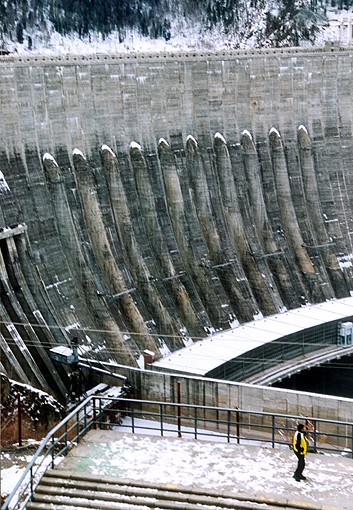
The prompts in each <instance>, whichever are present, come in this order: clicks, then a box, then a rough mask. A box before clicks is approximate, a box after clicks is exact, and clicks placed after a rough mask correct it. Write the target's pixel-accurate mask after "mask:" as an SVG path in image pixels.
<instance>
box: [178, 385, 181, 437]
mask: <svg viewBox="0 0 353 510" xmlns="http://www.w3.org/2000/svg"><path fill="white" fill-rule="evenodd" d="M177 388H178V437H181V414H180V411H181V409H180V401H181V391H180V388H181V383H180V381H178V382H177Z"/></svg>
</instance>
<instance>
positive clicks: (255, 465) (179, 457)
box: [57, 430, 353, 510]
mask: <svg viewBox="0 0 353 510" xmlns="http://www.w3.org/2000/svg"><path fill="white" fill-rule="evenodd" d="M295 466H296V458H295V456H294V454H293V452H292V451H291V450H289V448H287V447H284V448H278V449H274V450H272V449H270V448H266V447H264V446H250V445H244V446H243V445H237V444H227V443H220V442H213V441H202V440H200V441H195V440H194V439H184V438H178V437H159V436H154V435H146V434H132V433H123V432H120V431H119V430H107V431H101V430H97V431H91V432H89V433H88V434H87V435H86V436H85V437H84V438H83V440H82V442H81V443H80V444H79V445H78V446H77V447H75V448H74V449H73V450H72V451H71V452H70V453H69V455H68V456H67V457H65V458H64V459H63V460H62V461H61V462H60V463H59V465H58V466H57V469H58V470H60V471H63V470H64V471H71V472H74V473H77V474H78V473H79V474H84V473H87V474H91V475H101V476H109V477H116V478H117V479H119V480H120V481H121V480H135V481H144V482H149V483H158V484H176V485H182V486H186V487H189V488H190V487H197V488H205V489H209V490H213V491H215V492H216V493H218V491H219V492H222V491H223V492H227V493H233V494H236V495H237V496H249V498H250V499H254V498H259V499H261V500H262V501H263V502H265V501H264V500H272V501H275V502H278V503H280V504H283V506H285V507H290V506H291V505H292V506H296V507H298V505H299V506H302V508H307V509H325V510H328V509H330V510H331V509H339V510H343V509H344V510H352V508H353V460H352V459H350V458H348V457H343V456H338V455H337V456H334V455H323V454H308V456H307V467H306V470H305V473H304V474H306V476H307V480H306V481H302V482H299V483H298V482H296V481H295V480H294V479H293V478H292V474H293V471H294V469H295ZM276 504H277V503H276Z"/></svg>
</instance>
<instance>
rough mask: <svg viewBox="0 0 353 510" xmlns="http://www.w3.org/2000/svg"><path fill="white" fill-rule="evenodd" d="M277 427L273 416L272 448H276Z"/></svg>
mask: <svg viewBox="0 0 353 510" xmlns="http://www.w3.org/2000/svg"><path fill="white" fill-rule="evenodd" d="M275 427H276V420H275V415H274V414H273V415H272V448H274V447H275Z"/></svg>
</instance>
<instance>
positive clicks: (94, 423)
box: [92, 397, 97, 430]
mask: <svg viewBox="0 0 353 510" xmlns="http://www.w3.org/2000/svg"><path fill="white" fill-rule="evenodd" d="M92 403H93V406H92V407H93V428H94V429H95V430H96V429H97V421H96V420H97V413H96V399H95V397H93V399H92Z"/></svg>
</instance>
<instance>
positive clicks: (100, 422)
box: [2, 395, 353, 510]
mask: <svg viewBox="0 0 353 510" xmlns="http://www.w3.org/2000/svg"><path fill="white" fill-rule="evenodd" d="M113 406H115V407H113ZM120 413H124V414H126V415H127V416H129V417H130V419H131V422H130V423H128V424H126V423H124V422H123V423H120V420H118V422H116V421H114V419H116V416H117V415H118V414H120ZM111 416H113V418H114V417H115V418H114V419H113V421H112V422H110V423H109V421H107V419H108V418H109V417H111ZM138 419H141V420H146V419H148V420H150V421H148V422H146V421H141V422H137V420H138ZM303 420H305V417H303V416H299V415H288V414H283V413H271V412H262V411H251V410H247V409H238V408H229V407H213V406H203V405H193V404H181V403H175V402H161V401H151V400H138V399H129V398H122V397H107V396H102V395H100V396H97V395H92V396H89V397H87V398H86V399H85V400H84V401H83V402H82V403H80V404H79V405H78V406H77V407H76V408H75V409H73V410H72V411H71V412H70V413H69V414H68V415H67V416H66V417H65V418H64V419H63V420H62V421H61V422H60V423H59V424H58V425H56V426H55V427H54V428H53V429H52V430H51V431H50V432H49V433H48V434H47V435H46V436H45V438H44V439H43V441H42V442H41V444H40V446H39V448H38V450H37V451H36V453H35V455H34V456H33V458H32V460H31V461H30V463H29V464H28V466H27V468H26V470H25V472H24V473H23V475H22V476H21V478H20V480H19V481H18V482H17V484H16V486H15V488H14V489H13V490H12V492H11V494H10V495H9V496H8V498H7V499H6V501H5V503H4V505H3V506H2V510H15V509H25V508H26V505H27V503H28V502H29V501H30V500H31V499H32V497H33V494H34V492H35V490H36V488H37V486H38V484H39V482H40V480H41V478H42V477H43V476H44V474H45V472H46V471H47V469H48V468H49V467H51V468H54V467H55V462H56V461H57V460H58V458H60V459H61V458H62V456H64V455H66V454H67V453H68V451H69V450H70V449H71V448H72V446H74V445H75V444H77V443H78V442H79V440H80V438H81V437H82V436H83V435H85V434H86V433H87V432H88V431H89V430H90V429H91V428H92V427H94V428H97V427H99V428H100V429H102V428H103V429H105V428H107V427H108V428H111V427H112V426H116V425H119V427H120V428H127V429H129V430H131V431H132V432H133V433H134V432H136V431H137V430H138V429H142V430H143V431H148V430H159V432H160V435H161V436H164V435H165V434H167V433H169V434H170V433H173V434H175V433H177V434H178V437H182V435H188V434H190V435H193V436H194V439H199V438H202V437H206V438H207V436H211V435H212V437H215V436H217V437H219V438H222V440H226V441H228V442H231V441H235V442H236V443H237V444H239V443H240V442H241V441H242V442H243V443H244V442H249V441H250V442H261V443H267V444H269V445H270V446H271V447H272V448H275V447H276V445H287V446H290V445H291V439H292V435H293V430H294V429H295V428H296V425H297V423H298V422H299V421H303ZM310 422H311V423H312V425H313V428H312V431H311V432H310V435H311V442H312V451H314V452H317V451H319V450H320V451H328V452H335V453H339V452H340V453H343V452H345V453H346V452H347V451H349V453H350V456H351V457H352V458H353V422H344V421H338V420H336V421H335V420H329V419H321V418H313V417H310ZM276 434H277V435H276ZM323 438H324V439H325V443H323ZM220 440H221V439H220ZM41 455H43V459H42V460H41V462H40V463H39V464H36V463H37V462H38V459H39V458H40V456H41Z"/></svg>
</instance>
